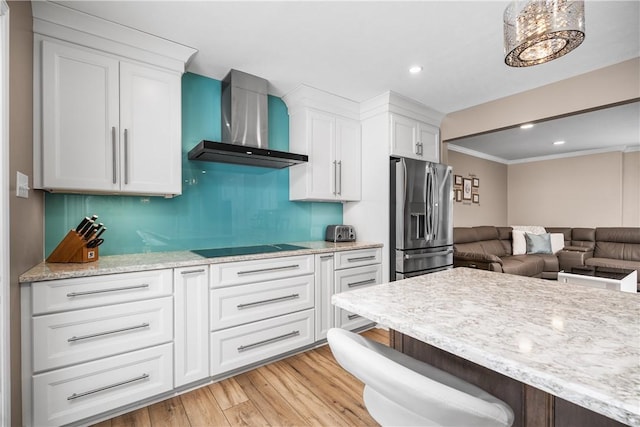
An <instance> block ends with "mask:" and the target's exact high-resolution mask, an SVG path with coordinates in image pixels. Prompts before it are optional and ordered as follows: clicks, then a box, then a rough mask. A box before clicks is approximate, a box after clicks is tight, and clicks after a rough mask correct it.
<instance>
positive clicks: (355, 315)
mask: <svg viewBox="0 0 640 427" xmlns="http://www.w3.org/2000/svg"><path fill="white" fill-rule="evenodd" d="M358 317H362V316H360V315H359V314H350V315H348V316H347V319H349V320H353V319H357V318H358Z"/></svg>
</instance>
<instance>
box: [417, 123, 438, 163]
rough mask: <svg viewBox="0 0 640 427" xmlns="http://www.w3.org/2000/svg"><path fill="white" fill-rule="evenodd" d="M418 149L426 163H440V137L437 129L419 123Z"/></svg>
mask: <svg viewBox="0 0 640 427" xmlns="http://www.w3.org/2000/svg"><path fill="white" fill-rule="evenodd" d="M418 129H419V132H418V144H419V145H418V147H419V149H420V153H422V159H424V160H426V161H428V162H434V163H439V162H440V135H439V134H438V128H437V127H435V126H431V125H428V124H426V123H420V124H419V126H418Z"/></svg>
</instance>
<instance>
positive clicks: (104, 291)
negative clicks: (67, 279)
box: [67, 283, 149, 298]
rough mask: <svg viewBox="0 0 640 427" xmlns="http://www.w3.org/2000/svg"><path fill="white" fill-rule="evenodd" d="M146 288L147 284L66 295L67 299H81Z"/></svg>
mask: <svg viewBox="0 0 640 427" xmlns="http://www.w3.org/2000/svg"><path fill="white" fill-rule="evenodd" d="M148 287H149V284H148V283H145V284H142V285H136V286H124V287H122V288H111V289H98V290H96V291H83V292H69V293H68V294H67V297H69V298H73V297H81V296H83V295H93V294H104V293H107V292H118V291H130V290H132V289H145V288H148Z"/></svg>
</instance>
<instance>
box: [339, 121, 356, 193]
mask: <svg viewBox="0 0 640 427" xmlns="http://www.w3.org/2000/svg"><path fill="white" fill-rule="evenodd" d="M336 159H337V167H338V171H337V173H336V177H337V179H338V182H337V183H336V193H337V198H338V199H339V200H343V201H358V200H360V197H361V176H362V166H361V165H362V144H361V139H360V123H359V122H357V121H355V120H348V119H342V118H337V119H336Z"/></svg>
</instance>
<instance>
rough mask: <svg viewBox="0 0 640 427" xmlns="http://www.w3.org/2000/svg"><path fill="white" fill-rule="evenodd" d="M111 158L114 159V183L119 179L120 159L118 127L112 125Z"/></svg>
mask: <svg viewBox="0 0 640 427" xmlns="http://www.w3.org/2000/svg"><path fill="white" fill-rule="evenodd" d="M111 160H113V166H112V172H113V183H114V184H115V183H116V182H118V181H117V179H118V176H117V175H118V168H117V165H118V159H117V157H116V127H115V126H112V127H111Z"/></svg>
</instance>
